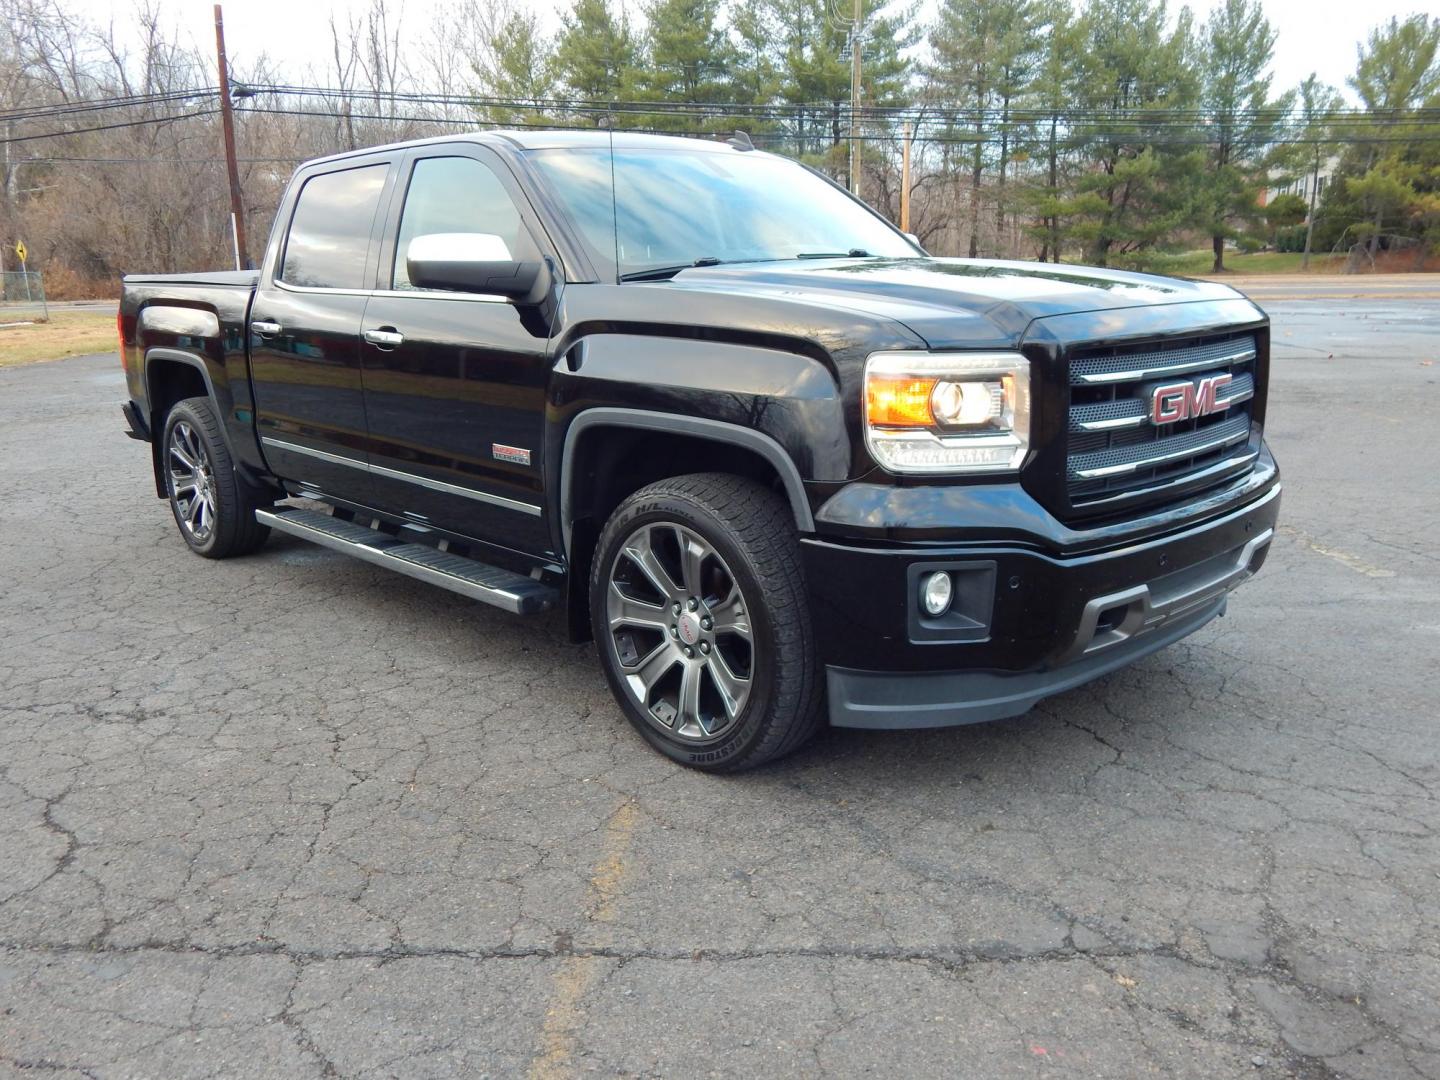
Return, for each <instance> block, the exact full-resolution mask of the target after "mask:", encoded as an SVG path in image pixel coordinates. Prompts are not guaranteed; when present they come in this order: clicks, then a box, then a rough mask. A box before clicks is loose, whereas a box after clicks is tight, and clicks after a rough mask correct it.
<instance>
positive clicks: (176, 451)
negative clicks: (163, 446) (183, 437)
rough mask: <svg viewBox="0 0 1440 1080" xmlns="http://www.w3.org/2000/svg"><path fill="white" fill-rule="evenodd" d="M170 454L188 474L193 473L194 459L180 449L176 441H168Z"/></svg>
mask: <svg viewBox="0 0 1440 1080" xmlns="http://www.w3.org/2000/svg"><path fill="white" fill-rule="evenodd" d="M170 454H171V456H172V457H175V458H178V459H179V461H180V463H181V464H182V465H184V466H185V468H186V469H188V470H189V471H190V472H192V473H193V472H194V471H195V459H194V458H192V457H191V456H190V455H189V454H187V453H186V452H185V451H184V450H183V449H182V448H181V446H180V442H179V440H178V439H172V440H170Z"/></svg>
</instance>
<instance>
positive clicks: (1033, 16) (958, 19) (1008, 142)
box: [929, 0, 1044, 259]
mask: <svg viewBox="0 0 1440 1080" xmlns="http://www.w3.org/2000/svg"><path fill="white" fill-rule="evenodd" d="M1043 19H1044V8H1043V7H1042V6H1041V4H1040V3H1039V0H944V2H943V3H942V4H941V6H940V13H939V16H938V18H937V20H936V23H935V25H934V27H932V29H931V31H930V50H931V53H932V54H933V56H934V62H933V64H932V65H931V67H930V69H929V75H930V78H931V80H932V82H933V84H934V89H935V91H936V92H937V94H938V95H939V96H940V98H941V99H942V100H943V101H944V102H946V104H947V105H949V106H950V107H951V108H952V109H954V111H953V112H952V114H951V116H950V122H949V124H948V125H947V126H948V127H949V129H950V130H949V131H948V132H947V135H948V137H950V138H952V139H955V138H958V139H960V140H962V141H964V142H965V143H967V144H968V147H967V150H968V155H967V156H968V158H969V170H970V257H971V258H972V259H973V258H974V257H975V256H976V255H978V254H979V250H980V203H981V194H980V191H981V186H982V183H983V181H984V178H985V171H986V167H987V165H988V164H990V163H991V162H992V161H993V163H994V167H995V171H996V174H997V189H998V188H1003V185H1004V182H1005V173H1006V169H1007V167H1008V166H1009V159H1010V153H1011V149H1012V147H1013V134H1012V132H1011V130H1010V125H1011V109H1012V106H1013V104H1014V102H1015V100H1016V99H1017V98H1018V97H1020V96H1022V95H1023V94H1025V93H1026V92H1027V91H1028V89H1029V85H1030V81H1031V80H1032V79H1033V78H1034V74H1035V69H1036V67H1037V65H1038V62H1039V60H1040V57H1041V40H1040V27H1041V26H1042V24H1043ZM991 146H993V147H994V153H993V154H990V153H987V148H988V147H991ZM1003 220H1004V193H1003V190H997V198H996V234H997V235H996V243H997V245H998V243H999V234H1000V232H1001V231H1002V223H1003Z"/></svg>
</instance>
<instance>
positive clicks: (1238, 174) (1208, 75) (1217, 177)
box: [1199, 0, 1294, 274]
mask: <svg viewBox="0 0 1440 1080" xmlns="http://www.w3.org/2000/svg"><path fill="white" fill-rule="evenodd" d="M1274 50H1275V31H1274V30H1272V29H1271V28H1270V23H1269V21H1268V20H1267V19H1266V18H1265V14H1264V12H1263V10H1262V9H1261V7H1260V2H1259V0H1224V3H1222V4H1221V5H1220V6H1219V7H1218V8H1216V9H1215V12H1214V13H1213V14H1212V15H1211V17H1210V20H1209V21H1208V22H1206V24H1205V26H1204V29H1203V30H1202V31H1201V54H1202V56H1203V60H1202V61H1201V62H1200V64H1199V67H1200V70H1201V71H1202V72H1203V85H1202V88H1201V106H1202V108H1203V110H1204V114H1205V119H1206V122H1207V124H1208V125H1209V127H1208V130H1207V132H1206V137H1207V142H1208V144H1209V145H1208V158H1209V160H1208V161H1207V162H1206V168H1205V171H1204V172H1203V173H1202V174H1201V185H1200V188H1201V190H1200V200H1201V206H1200V215H1201V222H1202V224H1203V225H1204V227H1205V230H1206V232H1208V233H1209V235H1210V243H1211V249H1212V251H1213V252H1214V264H1213V266H1212V268H1211V269H1212V272H1214V273H1217V274H1218V273H1221V272H1222V271H1224V269H1225V241H1226V240H1228V239H1231V238H1232V237H1234V236H1237V235H1239V229H1238V228H1237V225H1239V224H1249V223H1253V222H1254V221H1255V220H1256V219H1257V218H1258V216H1259V203H1258V198H1259V194H1260V192H1261V191H1263V190H1264V189H1265V187H1266V185H1267V184H1268V182H1269V164H1270V160H1271V155H1270V151H1271V149H1272V147H1273V143H1274V140H1275V134H1276V131H1277V129H1278V128H1279V126H1280V123H1281V120H1282V118H1283V114H1284V112H1285V111H1287V110H1288V109H1289V108H1290V104H1291V102H1292V101H1293V99H1294V95H1293V94H1284V95H1282V96H1281V97H1280V98H1278V99H1276V100H1274V101H1272V100H1271V99H1270V76H1269V75H1268V74H1266V69H1267V68H1268V67H1269V66H1270V58H1271V56H1272V54H1273V53H1274Z"/></svg>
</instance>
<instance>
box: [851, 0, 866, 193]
mask: <svg viewBox="0 0 1440 1080" xmlns="http://www.w3.org/2000/svg"><path fill="white" fill-rule="evenodd" d="M862 3H863V0H855V20H854V22H852V23H851V24H850V194H852V195H854V196H855V197H856V198H857V199H858V198H859V197H860V43H861V41H862V40H863V35H862V34H861V25H862V23H861V20H862V19H863V18H864V15H863V13H862V11H861V4H862Z"/></svg>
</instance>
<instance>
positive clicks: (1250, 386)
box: [1070, 375, 1255, 431]
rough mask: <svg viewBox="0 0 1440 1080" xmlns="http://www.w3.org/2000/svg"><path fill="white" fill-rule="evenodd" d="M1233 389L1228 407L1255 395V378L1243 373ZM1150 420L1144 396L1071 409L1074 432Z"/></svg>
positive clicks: (1133, 425)
mask: <svg viewBox="0 0 1440 1080" xmlns="http://www.w3.org/2000/svg"><path fill="white" fill-rule="evenodd" d="M1229 390H1230V394H1229V396H1228V397H1226V398H1225V399H1224V400H1222V401H1221V402H1220V404H1221V405H1222V406H1224V407H1225V408H1229V407H1230V406H1232V405H1239V404H1240V403H1241V402H1243V401H1249V400H1250V399H1251V398H1252V397H1254V396H1255V379H1254V378H1253V377H1252V376H1250V375H1239V376H1237V377H1236V378H1235V381H1234V382H1233V383H1231V384H1230V387H1229ZM1149 422H1150V410H1149V402H1148V401H1146V400H1145V399H1144V398H1143V397H1134V398H1119V399H1117V400H1115V401H1099V402H1095V403H1093V404H1090V405H1076V406H1074V407H1073V408H1071V410H1070V430H1071V431H1123V430H1124V429H1126V428H1137V427H1141V426H1143V425H1145V424H1148V423H1149Z"/></svg>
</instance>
